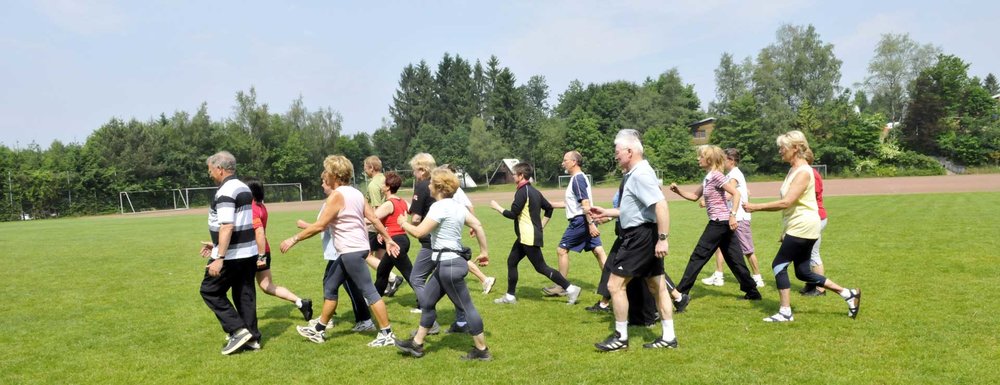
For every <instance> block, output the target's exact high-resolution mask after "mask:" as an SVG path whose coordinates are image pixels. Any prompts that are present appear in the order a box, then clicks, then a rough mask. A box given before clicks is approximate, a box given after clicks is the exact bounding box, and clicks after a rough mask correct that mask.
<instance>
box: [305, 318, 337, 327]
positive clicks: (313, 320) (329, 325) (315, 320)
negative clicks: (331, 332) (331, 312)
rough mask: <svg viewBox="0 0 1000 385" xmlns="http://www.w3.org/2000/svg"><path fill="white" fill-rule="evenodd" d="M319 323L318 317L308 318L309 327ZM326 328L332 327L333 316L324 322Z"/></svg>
mask: <svg viewBox="0 0 1000 385" xmlns="http://www.w3.org/2000/svg"><path fill="white" fill-rule="evenodd" d="M318 323H319V318H313V319H311V320H309V327H311V328H316V324H318ZM326 328H327V329H333V318H332V317H331V318H330V320H329V321H327V322H326Z"/></svg>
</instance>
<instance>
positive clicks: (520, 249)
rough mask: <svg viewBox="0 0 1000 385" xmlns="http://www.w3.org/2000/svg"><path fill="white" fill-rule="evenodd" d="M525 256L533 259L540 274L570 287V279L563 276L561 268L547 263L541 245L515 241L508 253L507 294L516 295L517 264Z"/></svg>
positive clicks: (530, 259) (562, 285)
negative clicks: (558, 268)
mask: <svg viewBox="0 0 1000 385" xmlns="http://www.w3.org/2000/svg"><path fill="white" fill-rule="evenodd" d="M524 257H528V261H531V266H534V267H535V271H537V272H538V274H541V275H544V276H545V277H547V278H548V279H551V280H552V282H555V283H556V285H559V286H560V287H562V288H563V289H567V288H569V281H567V280H566V277H563V275H562V274H560V273H559V270H556V269H553V268H551V267H549V265H547V264H545V258H544V257H542V248H541V247H538V246H527V245H524V244H522V243H520V242H514V245H512V246H511V247H510V254H509V255H507V294H510V295H514V292H516V291H517V265H518V264H519V263H521V260H522V259H524Z"/></svg>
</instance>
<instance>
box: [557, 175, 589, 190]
mask: <svg viewBox="0 0 1000 385" xmlns="http://www.w3.org/2000/svg"><path fill="white" fill-rule="evenodd" d="M583 176H584V177H586V178H587V183H590V187H591V188H593V187H594V177H593V176H592V175H590V174H583ZM572 177H573V176H572V175H560V176H559V188H562V187H563V186H569V179H570V178H572ZM563 181H566V184H565V185H564V184H563Z"/></svg>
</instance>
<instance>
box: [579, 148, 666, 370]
mask: <svg viewBox="0 0 1000 385" xmlns="http://www.w3.org/2000/svg"><path fill="white" fill-rule="evenodd" d="M615 160H616V161H618V165H619V166H620V167H621V168H622V170H623V171H624V173H625V175H624V178H623V180H622V184H621V186H620V187H619V189H618V191H619V196H620V204H619V207H618V208H617V209H613V208H612V209H606V208H602V207H593V208H592V209H591V212H592V213H593V214H594V215H595V217H596V218H602V217H618V220H619V221H620V222H621V227H622V231H621V235H620V237H621V238H622V246H621V249H620V250H619V252H618V253H617V254H616V255H615V257H614V258H612V259H609V260H608V261H607V262H606V263H607V264H609V265H610V268H611V277H610V278H609V279H608V291H610V292H611V305H612V309H613V310H614V313H615V333H614V334H612V335H611V336H610V337H608V338H607V339H606V340H604V341H602V342H599V343H597V344H595V345H594V346H596V347H597V349H598V350H600V351H605V352H609V351H615V350H621V349H626V348H628V306H629V303H628V296H627V294H626V292H625V287H626V285H627V284H628V283H629V281H631V280H632V279H633V278H642V279H643V280H645V282H646V287H647V288H649V291H650V292H651V293H653V295H655V297H656V306H657V308H658V309H659V311H660V316H661V317H662V325H663V336H662V337H660V338H657V339H656V340H655V341H653V342H651V343H648V344H644V345H643V347H644V348H676V347H677V337H676V336H675V334H674V321H673V310H674V309H673V305H672V302H671V301H670V297H669V294H668V291H667V281H666V279H665V278H666V274H665V272H664V270H663V258H664V257H666V256H667V252H668V250H669V244H668V242H667V238H668V237H669V236H670V211H669V209H668V207H667V201H666V199H665V198H664V197H663V192H662V191H661V190H660V183H659V182H658V181H657V179H656V174H655V173H654V172H653V168H652V167H650V165H649V162H647V161H646V160H644V159H643V147H642V142H641V141H640V140H639V133H638V132H636V131H635V130H631V129H626V130H621V131H619V132H618V135H617V136H616V137H615Z"/></svg>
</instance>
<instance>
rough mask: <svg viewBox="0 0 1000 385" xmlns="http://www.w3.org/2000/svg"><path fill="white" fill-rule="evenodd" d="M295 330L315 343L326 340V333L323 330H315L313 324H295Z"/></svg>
mask: <svg viewBox="0 0 1000 385" xmlns="http://www.w3.org/2000/svg"><path fill="white" fill-rule="evenodd" d="M295 330H298V331H299V335H300V336H303V337H305V338H306V339H308V340H309V341H312V342H315V343H317V344H321V343H324V342H326V334H325V333H324V332H323V331H319V330H316V328H315V327H313V326H296V327H295Z"/></svg>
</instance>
